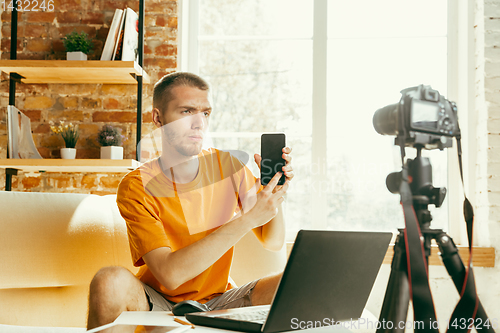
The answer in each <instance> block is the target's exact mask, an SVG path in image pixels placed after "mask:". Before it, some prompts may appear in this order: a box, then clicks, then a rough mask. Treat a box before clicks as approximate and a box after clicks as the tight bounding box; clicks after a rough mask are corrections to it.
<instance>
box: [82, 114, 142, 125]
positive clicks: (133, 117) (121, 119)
mask: <svg viewBox="0 0 500 333" xmlns="http://www.w3.org/2000/svg"><path fill="white" fill-rule="evenodd" d="M92 121H93V122H105V123H110V122H116V123H135V122H136V121H137V113H136V112H100V111H98V112H94V113H93V114H92Z"/></svg>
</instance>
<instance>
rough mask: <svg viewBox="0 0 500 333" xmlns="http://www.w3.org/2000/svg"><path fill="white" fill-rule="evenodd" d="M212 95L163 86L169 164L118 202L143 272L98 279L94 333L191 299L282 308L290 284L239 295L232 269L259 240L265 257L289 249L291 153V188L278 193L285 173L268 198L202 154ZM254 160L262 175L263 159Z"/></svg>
mask: <svg viewBox="0 0 500 333" xmlns="http://www.w3.org/2000/svg"><path fill="white" fill-rule="evenodd" d="M208 88H209V87H208V84H207V83H206V82H205V81H204V80H203V79H201V78H200V77H198V76H196V75H194V74H190V73H173V74H169V75H166V76H165V77H163V78H162V79H161V80H160V81H159V82H158V83H157V84H156V85H155V89H154V95H153V121H154V123H155V125H156V126H157V127H158V128H160V129H161V131H162V155H161V157H160V158H159V159H155V160H152V161H150V162H147V163H145V164H144V165H142V166H141V167H140V168H138V169H137V170H134V171H132V172H130V173H129V174H127V175H126V176H125V177H124V178H123V180H122V182H121V183H120V185H119V188H118V192H117V203H118V207H119V209H120V213H121V214H122V216H123V217H124V219H125V221H126V222H127V228H128V235H129V242H130V248H131V252H132V257H133V261H134V265H136V266H141V269H140V271H139V273H138V274H137V277H136V276H134V275H133V274H132V273H131V272H129V271H128V270H127V269H125V268H122V267H106V268H103V269H101V270H100V271H99V272H98V273H97V274H96V276H95V277H94V279H93V280H92V282H91V285H90V294H89V317H88V324H87V326H88V328H89V329H91V328H94V327H97V326H101V325H104V324H107V323H110V322H112V321H114V320H115V319H116V318H117V316H118V315H119V314H120V313H121V312H123V311H148V310H164V311H169V310H171V309H172V306H173V305H174V304H175V303H177V302H180V301H183V300H188V299H190V300H196V301H199V302H200V303H205V304H207V305H208V306H209V307H210V308H211V309H223V308H231V307H241V306H248V305H262V304H270V302H271V301H272V297H273V295H274V292H275V289H276V287H277V284H278V282H279V279H280V274H277V275H274V276H269V277H264V278H262V279H260V280H258V281H253V282H250V283H248V284H246V285H244V286H241V287H239V288H234V285H233V284H232V283H231V281H230V278H229V269H230V267H231V260H232V251H233V246H234V245H235V244H236V243H237V242H238V241H239V240H240V239H241V238H242V237H243V236H244V235H245V234H246V233H248V232H249V231H250V230H252V231H253V232H254V234H255V235H256V236H257V238H258V239H259V241H260V242H261V243H262V245H263V246H264V247H265V248H267V249H270V250H279V249H281V248H282V246H283V244H284V237H285V227H284V220H283V214H282V210H281V203H282V202H283V200H284V198H283V196H284V195H285V193H286V191H287V189H288V186H289V181H290V180H291V179H292V178H293V171H292V167H291V164H290V162H291V157H290V156H289V154H290V152H291V149H290V148H288V147H286V148H284V149H283V158H284V159H285V161H286V165H285V166H284V167H283V173H284V174H285V176H286V178H287V180H286V182H285V184H284V185H283V186H276V184H277V182H278V180H279V178H280V176H281V173H277V174H276V176H275V177H274V178H273V179H272V181H271V182H270V183H269V185H267V186H266V187H265V188H263V189H262V190H261V191H260V192H258V190H259V189H260V183H259V180H258V179H255V177H253V176H252V174H251V172H250V171H249V170H248V169H247V168H246V167H245V166H244V165H243V164H242V163H241V162H240V161H239V160H238V159H236V158H234V157H233V156H231V155H230V154H229V153H227V152H222V151H219V150H215V149H210V150H209V151H207V150H202V143H203V139H204V136H205V135H206V130H207V127H208V122H209V119H210V114H211V112H212V108H211V105H210V103H209V100H208V94H209V89H208ZM254 158H255V162H256V163H257V164H258V165H260V161H261V157H260V156H259V155H257V154H256V155H255V156H254ZM257 192H258V193H257Z"/></svg>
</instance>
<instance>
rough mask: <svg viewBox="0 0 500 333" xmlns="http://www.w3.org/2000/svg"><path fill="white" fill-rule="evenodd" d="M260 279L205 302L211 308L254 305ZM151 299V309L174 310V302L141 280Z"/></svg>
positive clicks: (220, 308) (219, 308) (149, 299)
mask: <svg viewBox="0 0 500 333" xmlns="http://www.w3.org/2000/svg"><path fill="white" fill-rule="evenodd" d="M257 282H259V280H255V281H251V282H248V283H247V284H244V285H243V286H241V287H239V288H233V289H231V290H228V291H226V292H225V293H224V294H222V295H220V296H217V297H214V298H212V299H211V300H210V301H208V302H207V303H205V304H206V305H207V306H208V307H209V308H210V309H211V310H222V309H232V308H242V307H245V306H251V305H252V291H253V288H254V287H255V285H256V284H257ZM141 283H142V285H143V286H144V291H145V292H146V296H147V298H148V301H149V309H150V311H172V307H173V306H174V305H175V303H174V302H171V301H169V300H168V299H166V298H165V297H164V296H163V295H162V294H160V293H159V292H157V291H156V290H155V289H153V288H151V287H150V286H148V285H147V284H145V283H143V282H141Z"/></svg>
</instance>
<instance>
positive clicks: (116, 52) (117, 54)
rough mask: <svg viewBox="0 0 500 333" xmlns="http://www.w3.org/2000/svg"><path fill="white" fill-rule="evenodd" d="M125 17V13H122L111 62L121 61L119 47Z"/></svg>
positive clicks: (121, 41) (121, 40) (121, 42)
mask: <svg viewBox="0 0 500 333" xmlns="http://www.w3.org/2000/svg"><path fill="white" fill-rule="evenodd" d="M125 16H127V11H126V10H125V11H123V15H122V17H121V18H120V24H119V25H118V34H117V39H116V43H115V45H114V46H115V47H114V49H113V56H112V57H111V60H121V49H122V47H121V45H122V44H123V27H124V25H125Z"/></svg>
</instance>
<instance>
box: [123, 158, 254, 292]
mask: <svg viewBox="0 0 500 333" xmlns="http://www.w3.org/2000/svg"><path fill="white" fill-rule="evenodd" d="M198 159H199V161H200V165H199V170H198V174H197V176H196V177H195V179H194V180H193V181H191V182H190V183H186V184H179V183H175V182H172V181H171V180H170V179H169V178H168V177H167V176H165V174H164V173H163V171H162V170H161V166H160V163H159V162H158V159H155V160H152V161H149V162H147V163H145V164H143V165H142V166H141V167H139V168H138V169H136V170H134V171H132V172H130V173H128V174H127V175H126V176H125V177H124V178H123V179H122V181H121V183H120V185H119V187H118V192H117V203H118V208H119V209H120V213H121V215H122V216H123V218H124V219H125V221H126V223H127V230H128V237H129V243H130V250H131V253H132V260H133V262H134V265H135V266H141V268H140V270H139V272H138V273H137V277H138V278H139V279H140V280H141V281H142V282H144V283H146V284H147V285H149V286H151V287H153V288H154V289H155V290H157V291H158V292H160V293H162V294H164V295H165V296H166V298H167V299H169V300H171V301H173V302H180V301H183V300H187V299H190V300H196V301H201V302H205V301H208V300H210V299H211V298H213V297H215V296H218V295H220V294H222V293H224V292H225V291H227V290H229V289H231V288H233V287H234V286H233V285H231V283H230V282H229V270H230V268H231V262H232V259H233V248H231V249H230V250H229V251H227V252H226V253H225V254H224V255H223V256H222V257H221V258H220V259H219V260H217V261H216V262H215V263H214V264H213V265H212V266H210V267H209V268H208V269H206V270H205V271H204V272H202V273H201V274H200V275H198V276H197V277H195V278H194V279H191V280H189V281H187V282H186V283H184V284H182V285H181V286H179V287H178V288H177V289H175V290H168V289H167V288H165V287H164V286H163V285H161V284H160V282H159V281H158V280H157V279H156V278H155V277H154V276H153V274H152V273H151V271H150V270H149V268H148V267H147V265H145V263H144V261H143V259H142V256H143V255H145V254H146V253H148V252H150V251H152V250H154V249H157V248H159V247H169V248H170V249H171V251H172V252H175V251H177V250H179V249H182V248H184V247H186V246H188V245H190V244H193V243H194V242H196V241H198V240H200V239H202V238H204V237H206V236H207V235H209V234H210V233H212V232H214V231H215V230H217V228H219V227H220V226H221V225H223V224H224V223H226V222H228V221H229V220H231V219H232V218H233V217H234V214H235V213H236V212H238V211H239V209H240V202H241V200H244V197H245V195H251V193H252V192H255V191H252V189H254V188H255V187H254V185H255V182H256V178H255V177H254V176H253V174H252V173H251V171H250V170H249V169H248V168H247V167H246V166H245V165H244V164H243V163H242V162H241V161H240V160H238V159H237V158H235V157H234V156H232V155H231V154H229V153H228V152H224V151H220V150H216V149H209V150H203V151H202V152H201V153H200V154H199V155H198ZM173 178H174V181H175V174H174V177H173Z"/></svg>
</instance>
